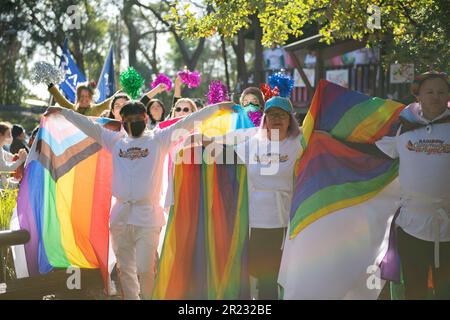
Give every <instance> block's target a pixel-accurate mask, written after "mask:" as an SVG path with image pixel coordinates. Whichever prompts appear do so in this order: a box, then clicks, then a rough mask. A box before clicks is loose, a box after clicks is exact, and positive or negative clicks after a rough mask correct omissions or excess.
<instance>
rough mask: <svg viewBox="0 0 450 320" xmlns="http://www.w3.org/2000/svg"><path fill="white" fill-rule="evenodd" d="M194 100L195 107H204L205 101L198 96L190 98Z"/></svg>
mask: <svg viewBox="0 0 450 320" xmlns="http://www.w3.org/2000/svg"><path fill="white" fill-rule="evenodd" d="M192 100H194V102H195V105H196V106H197V109H202V108H204V107H205V103H204V102H203V101H202V99H200V98H194V99H192Z"/></svg>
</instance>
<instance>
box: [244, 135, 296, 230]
mask: <svg viewBox="0 0 450 320" xmlns="http://www.w3.org/2000/svg"><path fill="white" fill-rule="evenodd" d="M300 149H301V144H300V136H298V137H295V138H293V137H290V138H286V139H284V140H283V141H281V142H280V143H279V145H278V146H277V143H275V142H271V141H270V140H268V139H267V137H265V135H264V134H263V133H262V132H260V133H258V134H257V135H255V136H253V137H252V138H250V139H249V140H248V141H246V142H242V143H240V144H238V145H237V146H236V153H237V154H238V156H239V158H240V159H241V160H242V161H243V162H245V163H246V165H247V181H248V194H249V220H250V221H249V222H250V227H251V228H282V227H287V225H288V222H289V212H290V209H291V200H292V193H293V189H294V165H295V162H296V159H297V157H298V154H299V152H300Z"/></svg>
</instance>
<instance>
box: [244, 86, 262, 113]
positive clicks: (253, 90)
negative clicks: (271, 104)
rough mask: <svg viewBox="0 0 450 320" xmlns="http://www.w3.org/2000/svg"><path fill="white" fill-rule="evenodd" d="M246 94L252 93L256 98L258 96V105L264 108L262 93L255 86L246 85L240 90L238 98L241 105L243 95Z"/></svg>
mask: <svg viewBox="0 0 450 320" xmlns="http://www.w3.org/2000/svg"><path fill="white" fill-rule="evenodd" d="M248 94H253V95H254V96H256V98H258V102H259V107H260V108H264V95H263V93H262V91H261V90H260V89H258V88H256V87H248V88H247V89H245V90H244V91H242V94H241V97H240V98H239V102H240V104H241V106H243V103H244V97H245V96H246V95H248Z"/></svg>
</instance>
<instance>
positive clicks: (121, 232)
mask: <svg viewBox="0 0 450 320" xmlns="http://www.w3.org/2000/svg"><path fill="white" fill-rule="evenodd" d="M160 232H161V228H159V227H156V228H155V227H140V226H134V225H130V224H128V225H125V226H111V240H112V247H113V250H114V253H115V255H116V258H117V266H118V269H119V279H120V285H121V287H122V293H123V298H124V299H125V300H139V299H140V297H139V292H140V293H141V296H142V298H143V299H151V297H152V292H153V286H154V282H155V273H156V272H155V271H156V261H157V256H156V255H157V248H158V242H159V234H160Z"/></svg>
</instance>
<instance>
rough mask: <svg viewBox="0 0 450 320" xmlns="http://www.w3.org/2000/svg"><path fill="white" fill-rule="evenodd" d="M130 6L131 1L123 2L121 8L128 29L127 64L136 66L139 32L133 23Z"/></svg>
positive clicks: (131, 5) (131, 6)
mask: <svg viewBox="0 0 450 320" xmlns="http://www.w3.org/2000/svg"><path fill="white" fill-rule="evenodd" d="M132 8H133V4H132V3H131V2H125V4H124V8H123V21H124V22H125V25H126V26H127V29H128V40H129V42H128V65H129V66H131V67H134V68H136V67H137V57H136V52H137V50H138V49H139V32H138V31H137V29H136V27H135V26H134V24H133V15H132Z"/></svg>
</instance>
